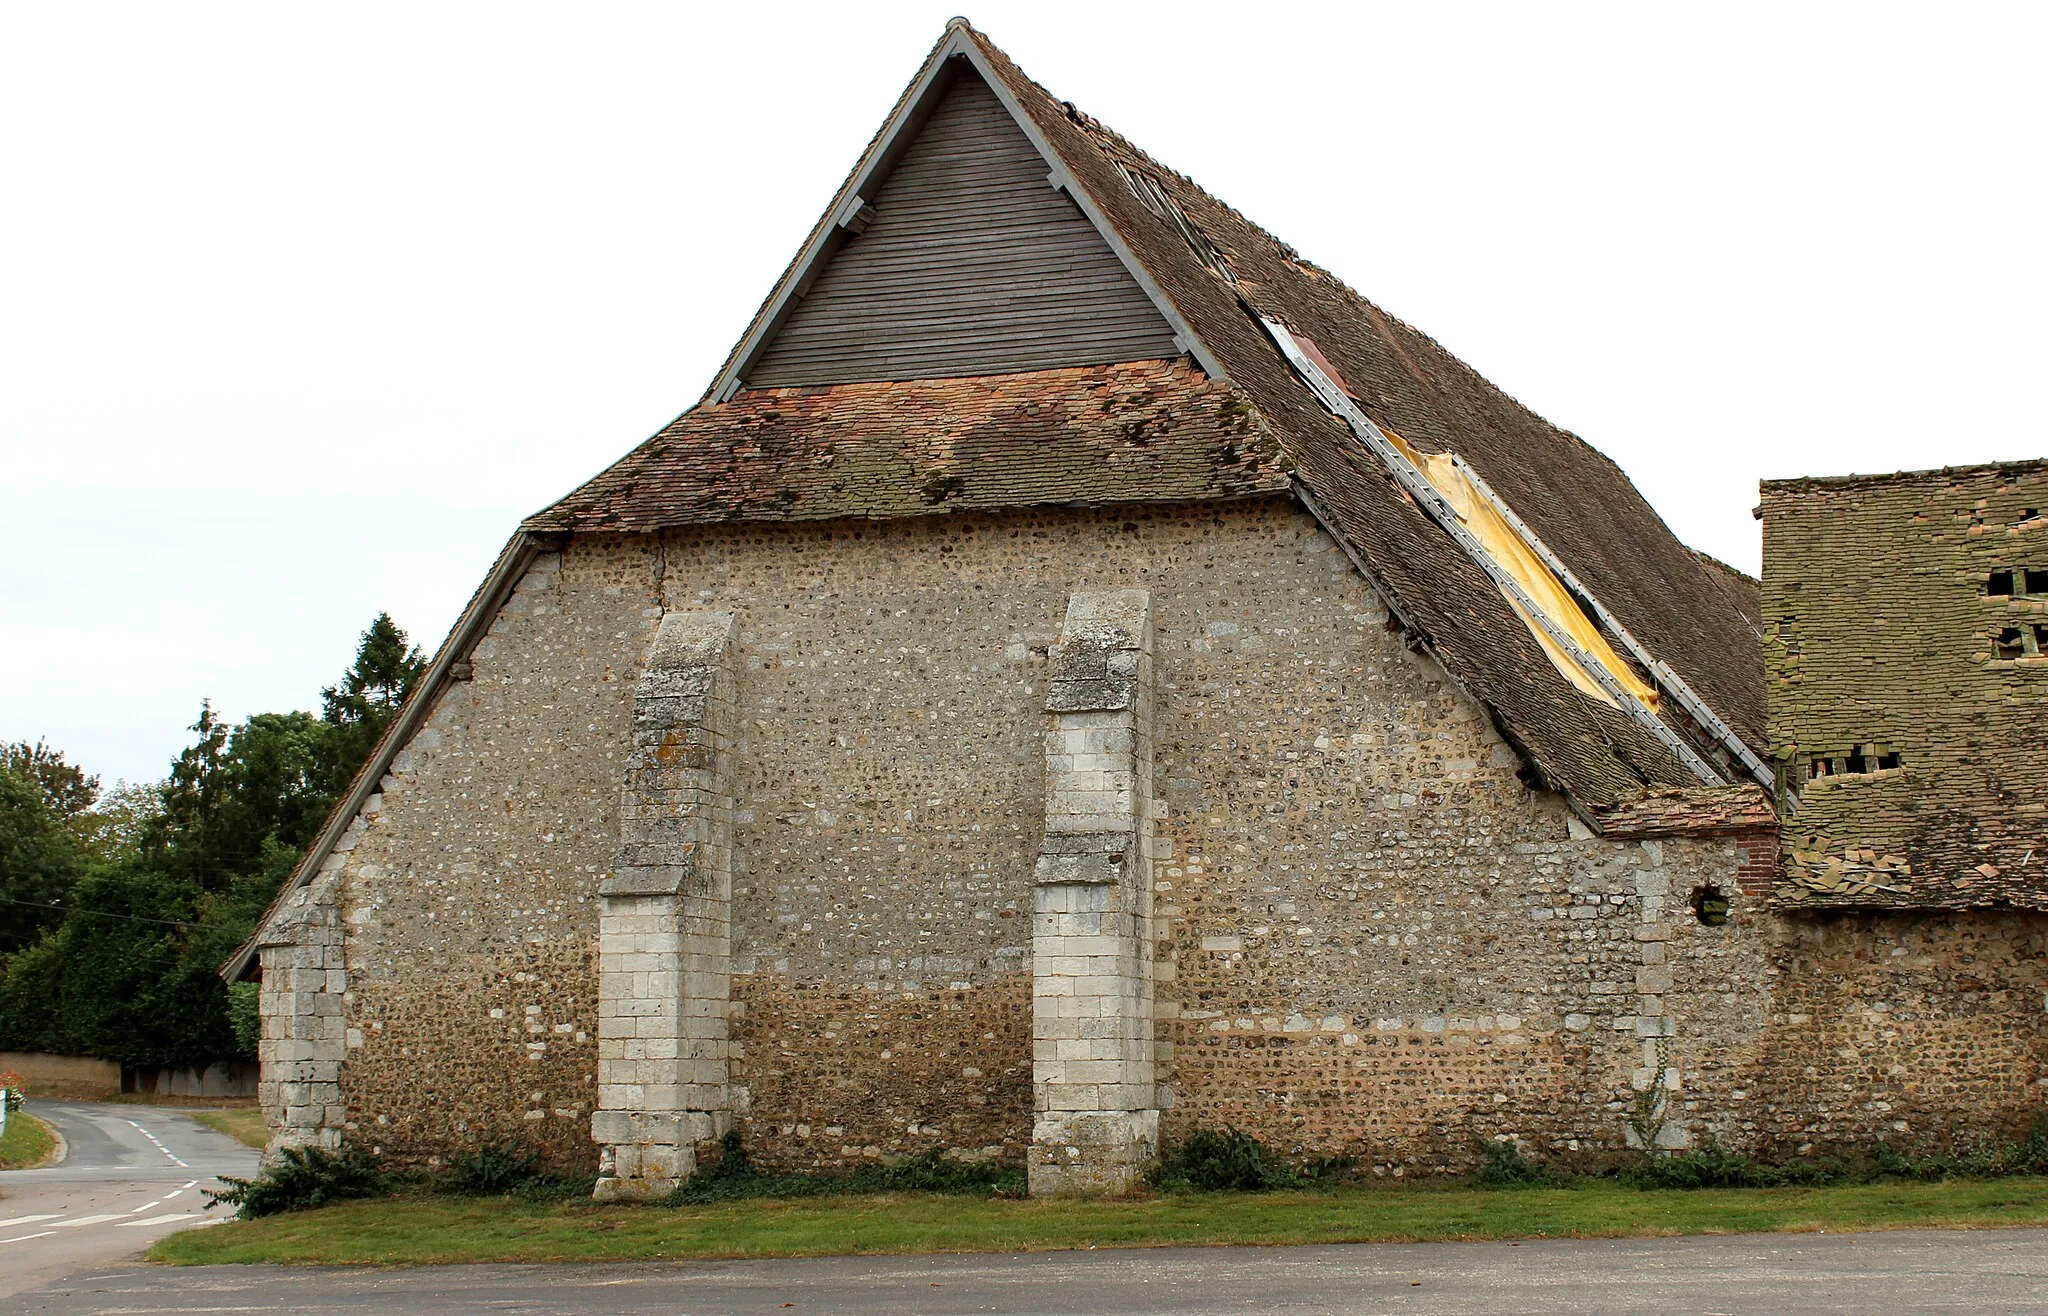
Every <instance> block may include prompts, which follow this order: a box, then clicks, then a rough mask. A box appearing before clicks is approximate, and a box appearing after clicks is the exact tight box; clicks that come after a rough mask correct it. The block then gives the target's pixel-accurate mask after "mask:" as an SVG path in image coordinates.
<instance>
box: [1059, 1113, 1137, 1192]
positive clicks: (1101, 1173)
mask: <svg viewBox="0 0 2048 1316" xmlns="http://www.w3.org/2000/svg"><path fill="white" fill-rule="evenodd" d="M1158 1156H1159V1112H1158V1111H1156V1110H1099V1111H1057V1112H1050V1113H1047V1114H1043V1115H1040V1116H1039V1117H1038V1120H1037V1122H1036V1123H1035V1124H1034V1125H1033V1126H1032V1130H1031V1161H1030V1179H1031V1195H1032V1196H1033V1197H1113V1196H1117V1195H1119V1194H1122V1193H1128V1192H1132V1191H1135V1190H1136V1189H1137V1188H1138V1187H1139V1186H1140V1182H1141V1179H1142V1176H1143V1175H1144V1173H1145V1171H1146V1170H1147V1169H1149V1168H1150V1167H1151V1165H1152V1163H1153V1161H1155V1160H1157V1159H1158Z"/></svg>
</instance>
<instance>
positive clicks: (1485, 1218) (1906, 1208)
mask: <svg viewBox="0 0 2048 1316" xmlns="http://www.w3.org/2000/svg"><path fill="white" fill-rule="evenodd" d="M2018 1225H2048V1178H2015V1179H1998V1180H1982V1181H1959V1182H1947V1183H1885V1184H1869V1185H1861V1186H1856V1187H1837V1188H1736V1189H1707V1190H1701V1191H1695V1192H1677V1191H1644V1190H1641V1189H1636V1188H1630V1187H1627V1186H1624V1185H1619V1184H1613V1183H1601V1184H1588V1185H1585V1186H1580V1187H1573V1188H1538V1189H1523V1190H1489V1189H1476V1188H1470V1187H1462V1186H1458V1187H1452V1186H1444V1187H1435V1186H1427V1187H1424V1186H1417V1187H1382V1186H1364V1187H1356V1188H1340V1189H1335V1190H1331V1191H1328V1192H1283V1193H1205V1194H1189V1195H1167V1196H1157V1197H1149V1198H1138V1199H1130V1200H1122V1201H1106V1202H1089V1203H1085V1204H1084V1203H1074V1202H1056V1201H1030V1200H1010V1199H974V1198H962V1197H959V1196H938V1195H933V1194H923V1193H889V1194H877V1195H869V1196H844V1197H823V1198H803V1199H798V1200H778V1199H754V1200H746V1201H731V1202H718V1203H711V1204H707V1205H702V1206H683V1207H676V1208H661V1207H648V1206H603V1207H600V1206H594V1205H589V1204H587V1203H583V1202H533V1201H522V1200H519V1199H516V1198H457V1197H444V1196H430V1195H425V1194H417V1195H400V1196H397V1197H391V1198H384V1199H378V1200H374V1201H361V1202H347V1203H343V1204H341V1205H337V1206H331V1207H326V1208H323V1209H321V1210H317V1211H303V1212H294V1213H290V1214H285V1215H278V1216H271V1217H267V1218H264V1219H260V1220H250V1221H236V1222H232V1223H229V1224H225V1225H218V1226H215V1227H213V1228H209V1229H195V1230H190V1231H186V1232H183V1233H177V1234H172V1235H170V1236H169V1237H167V1238H165V1239H163V1240H161V1241H160V1242H158V1243H157V1245H156V1247H155V1248H154V1249H152V1251H151V1253H150V1256H151V1258H152V1259H154V1260H157V1261H167V1262H172V1263H176V1264H182V1265H210V1264H216V1263H223V1262H283V1263H291V1264H373V1265H424V1264H429V1263H449V1262H484V1261H626V1260H656V1259H678V1258H726V1257H805V1256H827V1255H844V1254H887V1253H919V1252H1022V1251H1046V1250H1057V1249H1066V1248H1089V1247H1168V1246H1176V1245H1187V1244H1196V1245H1201V1244H1225V1243H1262V1244H1287V1243H1367V1242H1372V1243H1380V1242H1385V1243H1394V1242H1429V1241H1439V1240H1459V1239H1508V1238H1561V1237H1568V1238H1612V1237H1629V1236H1642V1235H1662V1234H1714V1233H1761V1232H1771V1231H1778V1230H1819V1229H1826V1230H1868V1229H1904V1228H1984V1227H1992V1226H2018Z"/></svg>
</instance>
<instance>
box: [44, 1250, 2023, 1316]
mask: <svg viewBox="0 0 2048 1316" xmlns="http://www.w3.org/2000/svg"><path fill="white" fill-rule="evenodd" d="M9 1309H10V1310H12V1311H18V1312H24V1313H27V1312H35V1313H44V1312H62V1313H88V1312H90V1313H98V1314H99V1316H117V1314H118V1316H144V1314H145V1313H158V1312H184V1311H208V1312H269V1311H279V1312H282V1311H291V1312H337V1313H347V1312H369V1311H375V1312H378V1313H393V1314H396V1316H405V1314H408V1313H420V1314H422V1316H424V1314H428V1313H431V1316H456V1314H457V1313H464V1312H531V1313H553V1312H563V1313H568V1312H575V1313H579V1314H581V1313H597V1312H605V1313H613V1312H616V1313H653V1312H661V1313H714V1312H746V1313H754V1312H766V1313H779V1312H784V1311H794V1312H806V1311H809V1312H847V1313H855V1314H857V1316H865V1314H870V1313H892V1314H893V1313H912V1314H923V1313H952V1312H1005V1313H1013V1314H1023V1313H1034V1314H1036V1313H1046V1314H1048V1316H1049V1314H1051V1313H1066V1312H1101V1313H1116V1314H1123V1313H1129V1314H1131V1316H1139V1314H1143V1316H1153V1314H1154V1313H1166V1312H1173V1313H1181V1312H1194V1313H1206V1312H1245V1311H1288V1312H1399V1313H1429V1314H1437V1313H1451V1312H1456V1313H1468V1312H1502V1313H1512V1314H1513V1316H1550V1314H1551V1313H1573V1314H1574V1316H1577V1314H1580V1313H1593V1312H1656V1313H1658V1316H1689V1314H1691V1313H1729V1314H1730V1316H1734V1314H1736V1313H1740V1314H1741V1316H1758V1314H1759V1313H1773V1312H1802V1313H1808V1312H1822V1313H1826V1312H1845V1313H1846V1312H1853V1313H1858V1314H1859V1316H1860V1314H1862V1313H1872V1312H1986V1313H1990V1312H2039V1311H2043V1310H2048V1230H2036V1229H2028V1230H1984V1231H1976V1232H1953V1233H1950V1232H1935V1231H1914V1232H1899V1233H1882V1234H1755V1235H1743V1236H1737V1237H1722V1238H1666V1239H1618V1240H1591V1241H1555V1242H1532V1243H1522V1244H1510V1243H1425V1244H1412V1245H1400V1246H1394V1245H1385V1244H1381V1245H1373V1244H1360V1245H1353V1246H1345V1247H1298V1248H1161V1249H1156V1250H1133V1251H1103V1252H1044V1253H1036V1254H1030V1255H1024V1256H952V1257H872V1258H854V1257H827V1258H818V1259H813V1260H806V1261H744V1262H735V1261H727V1262H708V1263H690V1264H683V1265H671V1264H637V1265H609V1266H433V1267H423V1268H420V1269H414V1270H370V1269H350V1270H307V1269H283V1268H280V1267H275V1266H206V1267H195V1268H192V1269H169V1268H163V1267H153V1266H131V1267H123V1268H114V1269H109V1270H106V1271H100V1272H95V1273H93V1274H90V1275H85V1276H81V1277H80V1278H77V1279H74V1280H68V1281H65V1282H62V1283H58V1284H53V1285H51V1286H49V1287H47V1288H44V1289H42V1290H39V1291H37V1292H35V1293H26V1294H21V1295H19V1296H18V1297H17V1298H15V1299H14V1300H13V1301H12V1303H11V1304H10V1305H9Z"/></svg>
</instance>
